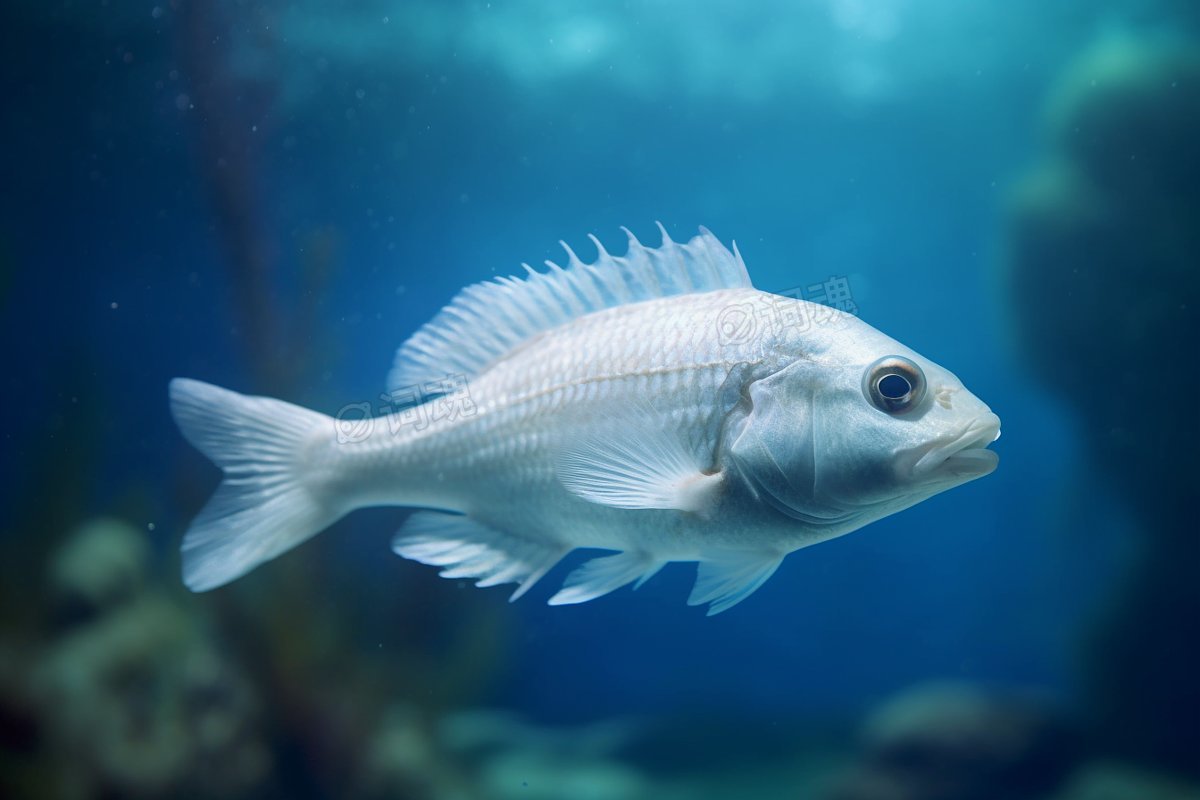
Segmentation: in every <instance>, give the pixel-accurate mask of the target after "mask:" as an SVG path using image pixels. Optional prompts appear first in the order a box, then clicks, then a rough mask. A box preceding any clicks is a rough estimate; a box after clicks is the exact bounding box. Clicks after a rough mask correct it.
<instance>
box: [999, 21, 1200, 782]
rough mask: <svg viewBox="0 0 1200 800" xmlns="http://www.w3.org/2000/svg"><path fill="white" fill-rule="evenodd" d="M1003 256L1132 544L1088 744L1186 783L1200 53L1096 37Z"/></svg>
mask: <svg viewBox="0 0 1200 800" xmlns="http://www.w3.org/2000/svg"><path fill="white" fill-rule="evenodd" d="M1046 139H1047V146H1046V153H1045V156H1044V158H1043V159H1042V161H1041V163H1040V164H1038V165H1037V166H1036V167H1035V168H1033V169H1032V170H1031V171H1030V172H1029V174H1028V175H1027V176H1026V177H1025V178H1024V180H1023V181H1022V182H1021V184H1020V185H1019V187H1018V188H1017V191H1016V193H1015V197H1014V202H1013V207H1012V213H1011V217H1010V225H1009V231H1008V236H1007V245H1006V250H1007V252H1006V255H1005V259H1004V263H1005V269H1006V277H1007V280H1008V284H1009V287H1010V289H1011V293H1012V308H1013V313H1014V316H1015V321H1016V328H1017V336H1018V339H1019V343H1020V346H1021V350H1022V353H1023V355H1024V356H1025V358H1026V359H1027V360H1028V363H1029V364H1030V366H1031V369H1032V371H1033V372H1034V374H1035V375H1036V376H1037V377H1038V378H1039V379H1040V380H1041V381H1042V382H1043V383H1044V384H1045V385H1046V386H1048V387H1049V388H1050V389H1051V390H1053V391H1054V392H1055V393H1056V394H1057V395H1058V396H1059V397H1060V398H1061V399H1062V401H1063V402H1064V403H1065V404H1066V405H1067V406H1068V407H1069V408H1070V409H1071V410H1072V411H1073V412H1074V413H1075V414H1076V416H1077V417H1078V419H1079V420H1080V422H1081V423H1082V425H1081V432H1082V440H1083V446H1084V448H1085V449H1086V453H1087V461H1088V463H1089V464H1090V465H1091V467H1092V470H1093V472H1094V473H1095V475H1096V478H1097V480H1098V482H1101V483H1102V484H1107V486H1108V487H1110V488H1111V493H1112V494H1113V495H1114V496H1116V497H1118V498H1120V499H1121V500H1122V501H1123V502H1124V503H1125V504H1126V505H1127V506H1128V508H1129V509H1130V510H1131V511H1132V514H1131V517H1132V518H1133V519H1134V520H1136V522H1135V523H1133V525H1134V527H1135V528H1136V529H1135V530H1131V531H1130V534H1131V535H1132V536H1133V537H1134V538H1136V540H1137V541H1138V544H1139V549H1138V552H1137V553H1136V556H1135V558H1134V560H1133V562H1132V563H1131V564H1130V566H1129V568H1128V573H1127V575H1126V576H1125V577H1124V578H1123V580H1122V581H1121V583H1120V585H1119V586H1117V587H1116V588H1115V589H1114V590H1113V594H1112V596H1111V599H1110V602H1109V603H1108V608H1107V611H1106V612H1105V614H1104V616H1103V618H1102V619H1101V620H1099V621H1098V622H1097V624H1096V625H1095V630H1094V634H1093V635H1092V637H1091V640H1090V643H1089V645H1088V649H1087V652H1086V656H1085V664H1084V672H1085V681H1086V683H1087V686H1088V688H1087V691H1086V697H1085V699H1084V704H1085V706H1086V711H1087V714H1088V715H1089V717H1090V723H1091V724H1090V731H1091V733H1092V734H1093V736H1094V737H1095V738H1096V740H1097V742H1098V744H1100V746H1102V747H1104V748H1106V749H1108V750H1109V751H1110V752H1112V753H1113V754H1115V755H1118V756H1120V757H1123V758H1132V759H1136V760H1138V761H1141V762H1143V763H1149V764H1155V765H1159V766H1161V767H1165V768H1168V769H1171V770H1175V771H1177V772H1180V773H1184V774H1190V775H1193V776H1196V775H1200V758H1198V757H1197V753H1198V750H1197V748H1198V747H1200V682H1197V681H1196V679H1195V676H1196V675H1197V674H1200V635H1198V634H1200V630H1198V625H1200V574H1198V572H1200V536H1197V533H1196V525H1195V514H1194V511H1193V500H1192V498H1193V496H1194V492H1195V487H1196V486H1197V485H1198V484H1200V461H1198V460H1197V459H1196V458H1195V456H1194V454H1193V453H1192V448H1191V446H1190V441H1191V440H1192V439H1194V436H1193V435H1192V433H1191V432H1192V431H1194V430H1195V429H1196V422H1195V408H1194V405H1193V401H1194V398H1195V395H1196V391H1195V389H1196V376H1195V371H1194V370H1193V369H1192V367H1191V365H1190V363H1189V362H1188V359H1187V355H1186V352H1187V351H1186V348H1187V347H1188V346H1190V344H1191V343H1193V342H1196V341H1197V340H1198V338H1200V317H1198V316H1197V313H1196V310H1197V302H1198V300H1200V297H1198V294H1200V269H1198V267H1197V265H1200V226H1197V225H1196V220H1197V219H1200V149H1198V148H1197V147H1196V144H1195V143H1196V142H1197V141H1200V48H1198V47H1197V46H1195V45H1190V44H1186V43H1182V42H1177V41H1163V40H1157V39H1155V40H1145V41H1142V40H1132V39H1126V38H1115V39H1111V40H1106V41H1104V42H1101V43H1100V44H1098V45H1097V46H1095V47H1094V48H1093V49H1091V50H1090V51H1088V52H1086V53H1085V54H1083V55H1082V56H1081V57H1080V58H1079V59H1078V60H1077V61H1076V62H1075V63H1074V64H1073V65H1072V66H1071V67H1070V68H1069V69H1068V70H1067V71H1066V73H1065V75H1064V76H1063V77H1062V79H1061V81H1060V82H1059V84H1058V86H1057V88H1056V89H1055V90H1054V91H1053V92H1052V94H1051V98H1050V101H1049V104H1048V107H1047V111H1046Z"/></svg>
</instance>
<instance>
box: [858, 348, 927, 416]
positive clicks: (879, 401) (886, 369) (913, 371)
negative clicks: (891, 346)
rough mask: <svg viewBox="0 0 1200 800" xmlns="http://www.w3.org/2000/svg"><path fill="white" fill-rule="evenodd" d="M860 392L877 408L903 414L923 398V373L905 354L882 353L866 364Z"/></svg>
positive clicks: (889, 412)
mask: <svg viewBox="0 0 1200 800" xmlns="http://www.w3.org/2000/svg"><path fill="white" fill-rule="evenodd" d="M863 394H865V395H866V396H867V399H868V400H870V401H871V404H872V405H874V406H875V407H876V408H878V409H879V410H880V411H883V412H886V413H888V414H903V413H905V412H906V411H911V410H912V409H914V408H916V407H917V406H918V405H920V404H921V401H922V400H923V399H925V373H924V372H922V371H921V368H920V367H918V366H917V365H916V364H915V363H913V362H912V361H910V360H909V359H907V358H905V357H904V356H885V357H883V358H881V359H879V360H878V361H876V362H875V363H874V364H872V365H871V366H869V367H867V371H866V373H865V374H864V375H863Z"/></svg>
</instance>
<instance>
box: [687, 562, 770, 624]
mask: <svg viewBox="0 0 1200 800" xmlns="http://www.w3.org/2000/svg"><path fill="white" fill-rule="evenodd" d="M781 561H783V556H781V555H779V554H777V553H736V554H722V555H721V556H720V557H717V558H712V559H705V560H703V561H701V562H700V565H699V567H698V568H697V570H696V585H695V587H693V588H692V594H691V596H690V597H688V605H689V606H699V605H703V604H705V603H709V604H710V605H709V607H708V616H710V617H711V616H712V615H713V614H720V613H721V612H722V611H725V610H726V609H728V608H732V607H733V606H735V605H737V604H738V603H740V602H742V601H743V600H745V599H746V598H747V597H749V596H750V595H752V594H754V592H755V591H757V590H758V587H760V586H762V585H763V584H764V583H766V582H767V579H768V578H770V577H771V576H772V575H774V574H775V570H776V569H778V568H779V564H780V562H781Z"/></svg>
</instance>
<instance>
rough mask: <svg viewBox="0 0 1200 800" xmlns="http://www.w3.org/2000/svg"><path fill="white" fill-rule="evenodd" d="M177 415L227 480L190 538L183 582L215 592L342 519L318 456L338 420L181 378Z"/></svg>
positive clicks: (175, 396)
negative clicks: (320, 478)
mask: <svg viewBox="0 0 1200 800" xmlns="http://www.w3.org/2000/svg"><path fill="white" fill-rule="evenodd" d="M169 394H170V398H171V414H172V416H174V417H175V422H176V424H178V425H179V428H180V430H181V431H183V435H184V437H185V438H186V439H187V440H188V441H189V442H191V443H192V445H193V446H195V447H196V449H198V450H199V451H200V452H202V453H204V455H206V456H208V457H209V458H210V459H211V460H212V461H213V463H215V464H216V465H217V466H218V467H220V468H221V469H222V470H224V472H225V479H224V480H223V481H222V482H221V485H220V486H219V487H217V491H216V493H215V494H214V495H213V496H212V498H211V499H209V501H208V504H207V505H205V506H204V508H203V509H202V510H201V511H200V514H199V516H197V517H196V519H195V520H194V521H193V522H192V525H191V527H190V528H188V531H187V533H186V534H185V535H184V537H183V582H184V583H185V584H187V587H188V588H189V589H191V590H192V591H194V592H203V591H206V590H208V589H215V588H216V587H218V586H221V585H223V584H226V583H229V582H230V581H232V580H233V579H235V578H239V577H241V576H242V575H244V574H246V573H247V572H249V571H250V570H252V569H254V568H255V567H256V566H258V565H259V564H262V563H263V562H264V561H269V560H271V559H272V558H275V556H278V555H280V554H281V553H283V552H285V551H287V550H290V549H291V548H293V547H295V546H296V545H298V544H300V543H301V542H303V541H305V540H306V539H309V538H310V537H312V536H314V535H316V534H317V533H319V532H320V531H321V530H322V529H323V528H325V527H327V526H328V525H330V524H331V523H332V522H333V521H334V520H335V519H337V517H338V514H337V513H336V512H333V511H330V510H329V509H327V508H326V507H325V504H323V503H322V502H321V498H320V497H319V494H320V491H319V489H320V487H319V486H314V485H313V483H314V481H313V473H314V472H316V471H314V470H313V469H312V466H313V465H312V463H311V461H310V458H311V455H310V451H311V449H312V447H313V446H314V444H315V443H316V442H317V441H318V439H317V437H319V436H321V435H322V433H323V432H325V433H326V435H328V436H330V437H332V435H333V420H332V419H330V418H329V417H326V416H325V415H324V414H318V413H317V412H315V411H309V410H307V409H304V408H300V407H299V406H294V405H292V404H291V403H285V402H283V401H281V400H272V399H270V398H267V397H247V396H245V395H240V394H238V393H236V392H231V391H229V390H227V389H221V388H219V387H217V386H213V385H211V384H208V383H202V382H200V381H194V380H189V379H187V378H176V379H175V380H173V381H171V384H170V388H169Z"/></svg>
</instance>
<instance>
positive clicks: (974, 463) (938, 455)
mask: <svg viewBox="0 0 1200 800" xmlns="http://www.w3.org/2000/svg"><path fill="white" fill-rule="evenodd" d="M999 438H1000V418H999V417H998V416H996V415H995V414H993V413H992V412H990V411H988V412H986V413H984V414H983V415H981V416H979V417H977V418H975V419H974V420H972V421H971V422H970V423H969V424H968V425H967V426H966V427H965V428H962V429H961V430H959V431H956V432H954V433H952V434H950V435H949V436H946V437H943V438H940V439H939V440H937V441H935V442H934V443H933V444H932V445H931V446H929V447H928V448H926V449H925V451H924V453H922V454H921V455H920V457H919V458H917V460H916V462H915V463H914V464H913V467H912V472H913V477H914V478H915V479H916V480H919V481H922V482H924V481H945V480H949V481H953V482H956V483H962V482H964V481H969V480H973V479H975V478H982V477H983V476H984V475H988V474H990V473H991V472H992V471H993V470H995V469H996V466H997V465H998V464H999V463H1000V456H999V455H997V454H996V452H995V451H994V450H989V449H988V445H990V444H991V443H992V442H994V441H996V440H997V439H999Z"/></svg>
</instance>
